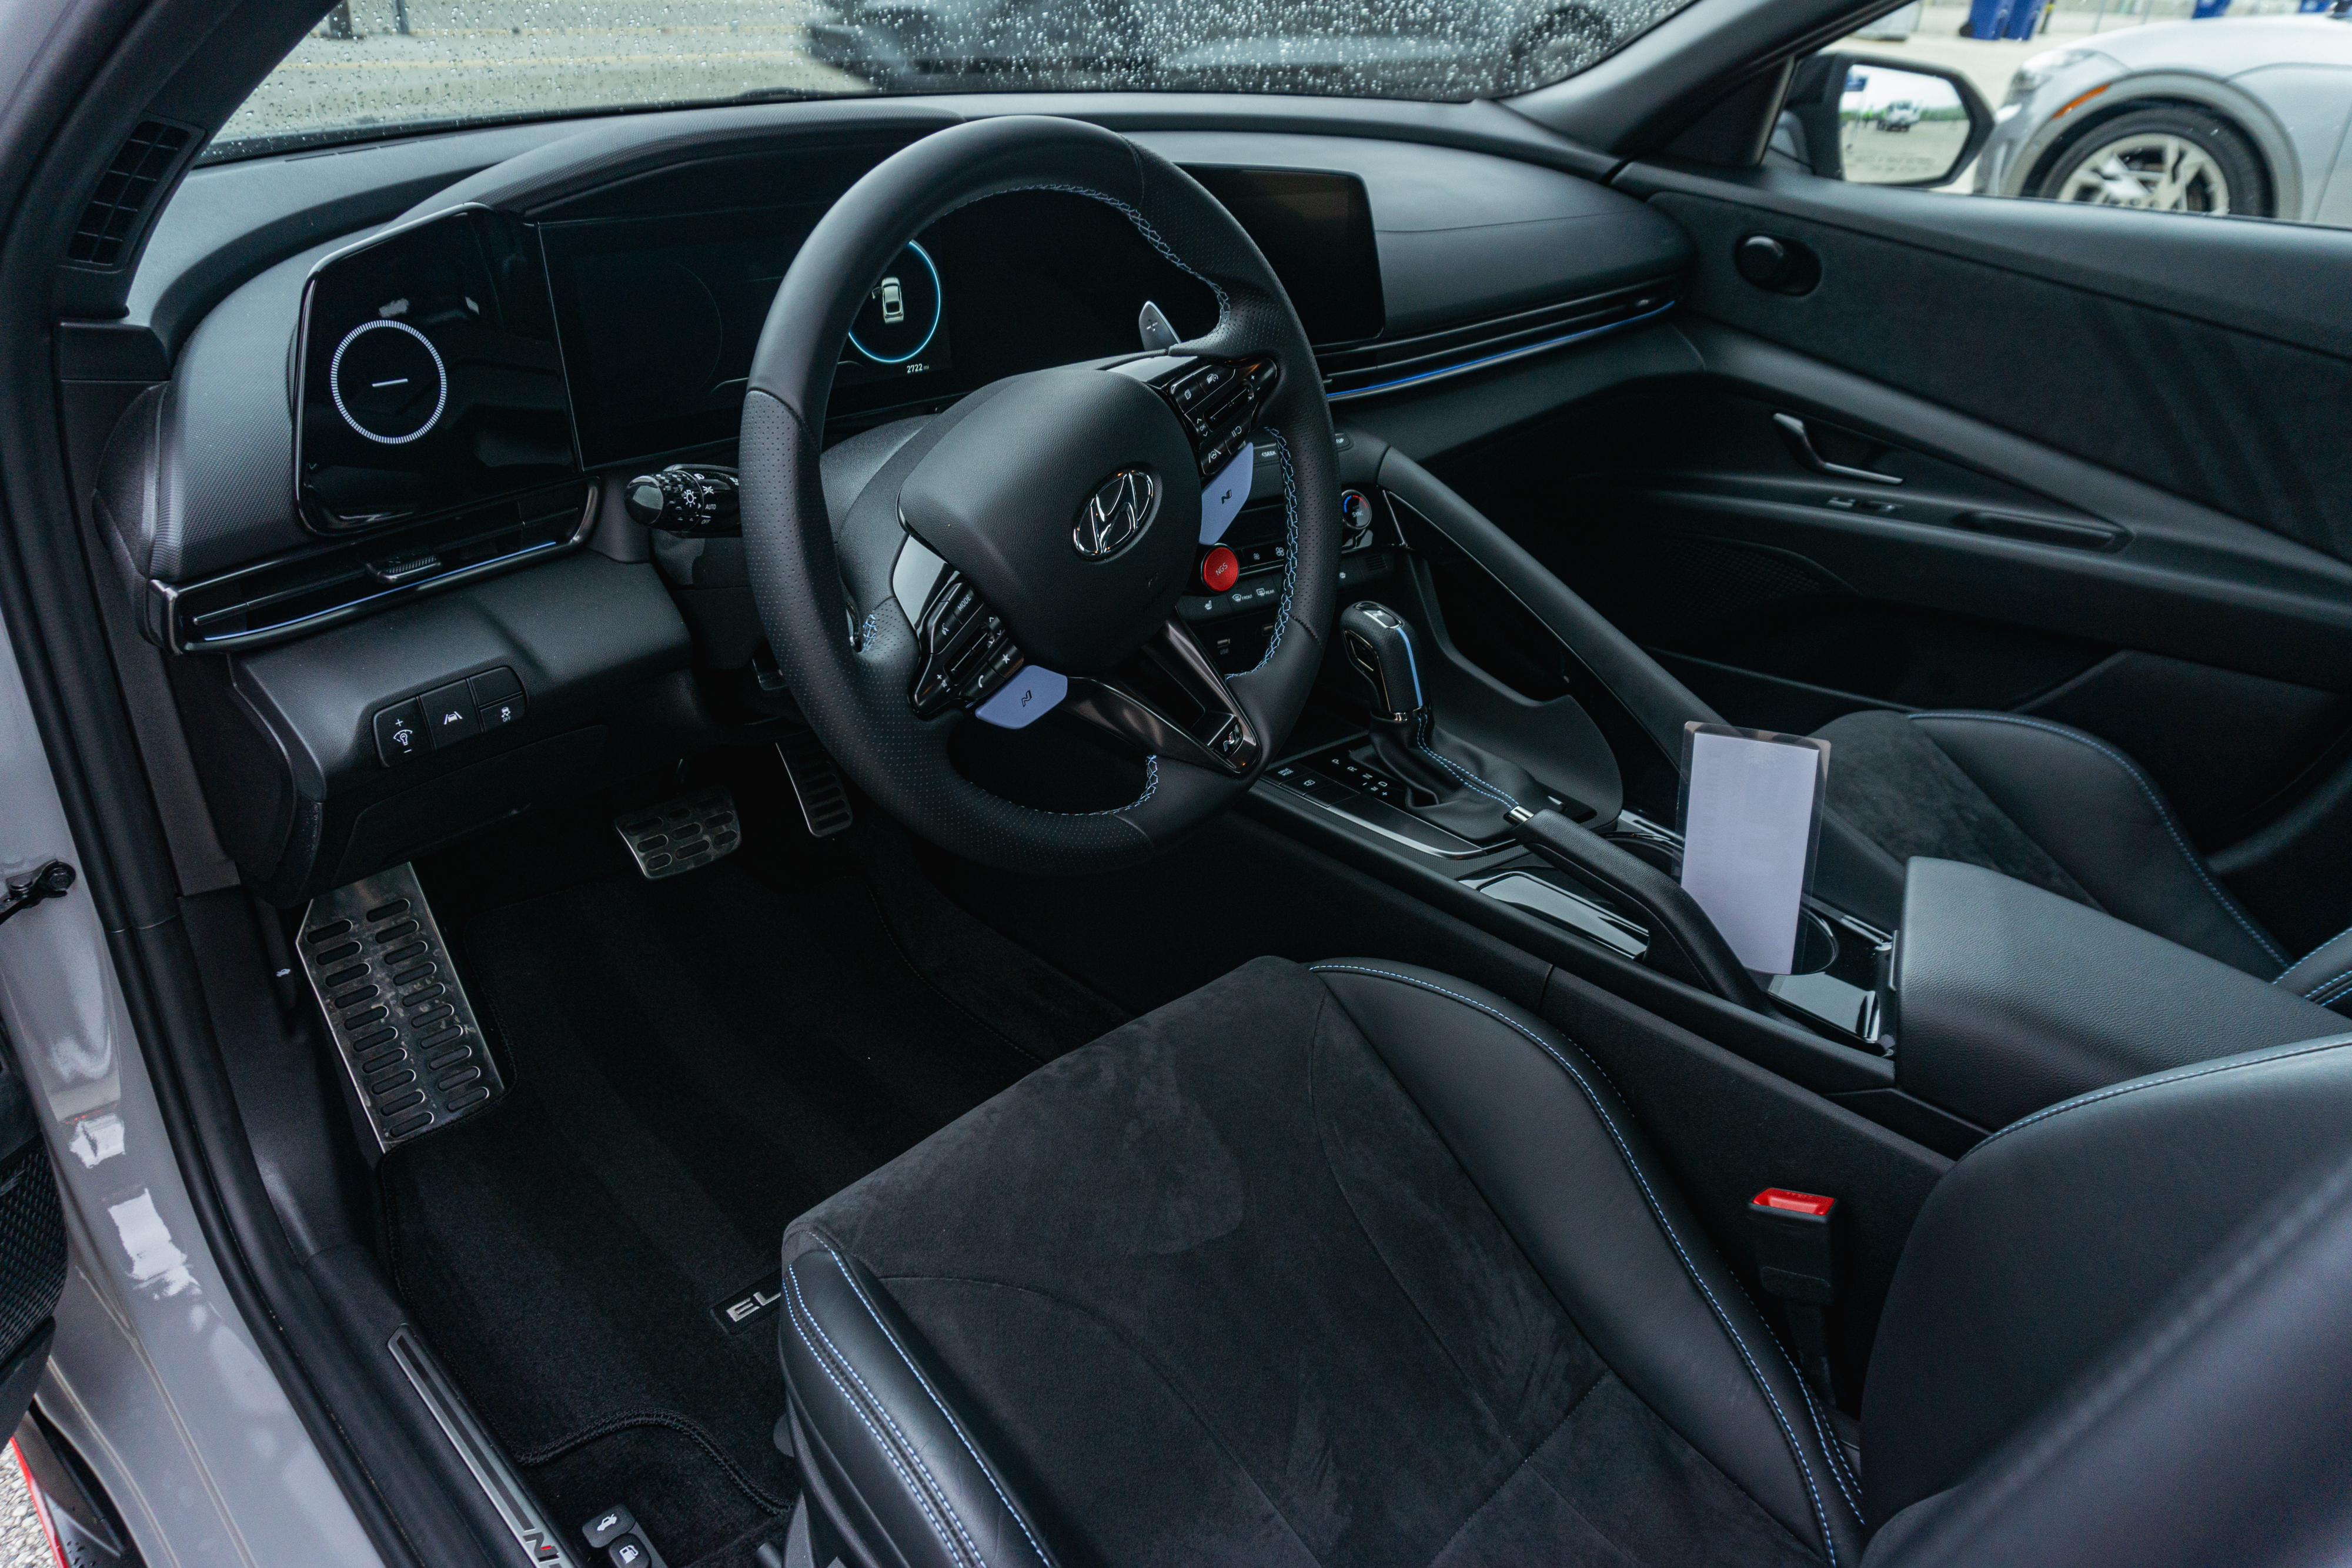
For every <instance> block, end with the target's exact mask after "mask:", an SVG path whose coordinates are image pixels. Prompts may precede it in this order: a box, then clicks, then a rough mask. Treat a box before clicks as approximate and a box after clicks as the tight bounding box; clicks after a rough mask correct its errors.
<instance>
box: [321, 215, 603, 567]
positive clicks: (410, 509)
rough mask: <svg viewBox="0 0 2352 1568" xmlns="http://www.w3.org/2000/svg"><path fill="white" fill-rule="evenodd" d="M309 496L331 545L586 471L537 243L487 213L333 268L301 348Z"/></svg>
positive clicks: (445, 223)
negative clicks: (349, 535)
mask: <svg viewBox="0 0 2352 1568" xmlns="http://www.w3.org/2000/svg"><path fill="white" fill-rule="evenodd" d="M296 344H297V357H298V362H297V364H296V366H295V378H296V379H295V385H296V387H297V388H298V389H299V400H298V409H297V416H296V437H295V453H294V457H295V465H294V466H295V499H296V502H297V504H298V505H299V507H300V509H301V515H302V520H303V521H304V522H305V523H306V524H308V525H309V526H310V528H314V529H317V530H318V531H320V532H322V533H343V532H347V531H349V530H352V529H354V528H374V527H377V526H379V525H382V524H385V523H394V522H409V521H414V520H416V519H418V518H423V517H434V516H436V515H439V514H441V513H444V512H449V511H453V510H456V509H457V508H459V507H471V506H477V505H479V504H480V503H482V502H484V501H490V500H496V499H499V498H500V497H505V496H509V495H513V494H517V493H519V492H521V491H525V490H529V489H532V488H535V487H537V486H542V485H546V484H549V483H551V482H553V481H557V480H562V479H565V478H569V477H571V476H573V475H575V474H577V473H578V472H579V462H578V458H577V455H576V454H575V453H574V451H573V449H572V421H571V412H570V409H569V407H568V405H567V403H566V402H565V396H564V382H563V362H562V355H561V354H560V353H559V352H558V350H557V347H556V340H555V318H554V312H553V309H552V308H551V303H550V300H549V296H548V287H547V268H546V264H545V263H544V261H542V260H541V255H540V247H539V243H538V237H537V235H534V234H532V232H531V231H530V229H529V228H528V227H527V226H525V225H523V224H522V223H521V222H520V221H519V220H517V219H515V218H513V217H510V216H508V215H507V214H501V213H494V212H490V211H488V210H487V209H484V208H467V209H464V210H461V211H458V212H454V213H449V214H444V215H442V216H440V217H436V218H434V219H432V220H430V221H428V222H425V223H421V224H418V225H415V226H413V227H409V228H404V229H395V230H394V231H393V232H391V233H389V234H383V235H377V236H376V237H374V238H373V239H371V240H368V241H366V242H365V243H363V244H362V245H359V246H353V247H352V249H349V250H344V251H339V252H337V253H336V254H335V255H333V256H329V257H327V258H326V259H325V260H324V261H321V262H320V264H319V265H318V267H316V268H315V269H314V270H313V271H312V272H311V274H310V281H309V283H308V284H307V285H306V286H305V287H304V289H303V296H302V321H301V327H300V329H299V333H298V335H297V338H296Z"/></svg>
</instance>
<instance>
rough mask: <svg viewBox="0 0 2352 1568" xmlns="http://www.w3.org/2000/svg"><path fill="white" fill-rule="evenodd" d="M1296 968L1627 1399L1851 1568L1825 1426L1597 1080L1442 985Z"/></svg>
mask: <svg viewBox="0 0 2352 1568" xmlns="http://www.w3.org/2000/svg"><path fill="white" fill-rule="evenodd" d="M1312 967H1313V968H1314V970H1315V973H1316V974H1318V976H1320V977H1321V978H1322V980H1323V982H1324V983H1325V984H1326V985H1327V986H1328V987H1329V988H1330V989H1331V993H1332V995H1333V996H1334V997H1335V998H1338V1000H1339V1004H1340V1005H1341V1006H1342V1007H1343V1008H1345V1009H1347V1012H1348V1015H1349V1018H1350V1019H1352V1020H1353V1021H1354V1023H1355V1025H1356V1027H1357V1028H1358V1029H1359V1030H1361V1031H1362V1033H1363V1034H1364V1036H1365V1038H1366V1039H1367V1040H1370V1043H1371V1045H1372V1048H1373V1049H1374V1050H1375V1051H1378V1052H1379V1053H1380V1055H1381V1059H1382V1060H1383V1061H1385V1062H1386V1063H1387V1065H1388V1067H1389V1070H1390V1071H1391V1072H1392V1073H1394V1074H1395V1076H1396V1079H1397V1081H1398V1082H1400V1083H1401V1084H1402V1086H1403V1088H1404V1090H1405V1092H1406V1093H1407V1094H1409V1095H1410V1096H1412V1099H1413V1101H1414V1102H1415V1103H1416V1104H1418V1106H1419V1107H1420V1109H1421V1111H1422V1113H1423V1114H1424V1115H1425V1116H1427V1117H1428V1119H1429V1121H1430V1123H1431V1124H1432V1125H1433V1127H1434V1128H1435V1129H1436V1131H1437V1133H1438V1135H1439V1136H1440V1137H1441V1138H1443V1139H1444V1142H1445V1143H1446V1145H1448V1147H1449V1148H1450V1149H1451V1150H1452V1152H1453V1154H1454V1157H1455V1158H1456V1159H1458V1160H1459V1161H1460V1162H1461V1164H1462V1166H1463V1167H1464V1169H1465V1171H1467V1172H1468V1174H1469V1176H1470V1179H1471V1180H1472V1182H1473V1183H1475V1185H1476V1186H1477V1188H1478V1190H1479V1192H1480V1194H1481V1196H1483V1197H1485V1199H1486V1202H1487V1204H1488V1205H1489V1206H1490V1207H1492V1208H1493V1209H1494V1211H1495V1213H1496V1215H1497V1216H1498V1217H1499V1218H1501V1220H1502V1221H1503V1224H1504V1225H1505V1227H1506V1228H1507V1229H1508V1230H1509V1231H1510V1232H1511V1234H1512V1236H1513V1237H1514V1239H1517V1242H1518V1243H1519V1246H1520V1247H1521V1249H1523V1250H1524V1251H1525V1252H1526V1254H1527V1256H1528V1260H1530V1261H1531V1262H1532V1263H1533V1264H1534V1265H1535V1268H1536V1270H1537V1272H1538V1274H1540V1275H1541V1276H1542V1278H1543V1280H1544V1281H1545V1282H1546V1284H1548V1285H1549V1287H1550V1288H1551V1290H1552V1291H1553V1293H1554V1294H1555V1295H1557V1296H1558V1297H1559V1301H1560V1303H1561V1305H1562V1306H1563V1307H1564V1308H1566V1310H1567V1312H1568V1313H1569V1315H1570V1318H1572V1319H1573V1320H1574V1321H1575V1323H1576V1326H1577V1328H1578V1329H1579V1330H1580V1332H1581V1333H1583V1334H1584V1335H1585V1337H1586V1338H1587V1339H1588V1340H1589V1341H1590V1342H1591V1344H1592V1346H1593V1348H1594V1349H1595V1350H1596V1351H1597V1352H1599V1353H1600V1354H1601V1359H1602V1360H1603V1361H1605V1362H1606V1363H1607V1364H1609V1366H1610V1367H1611V1369H1612V1370H1613V1371H1614V1372H1615V1373H1616V1374H1617V1375H1618V1377H1619V1378H1620V1379H1622V1381H1623V1382H1624V1384H1625V1385H1626V1386H1627V1387H1629V1388H1631V1389H1632V1390H1633V1392H1634V1393H1635V1394H1636V1395H1638V1396H1640V1397H1641V1398H1642V1400H1643V1402H1644V1403H1646V1404H1647V1405H1648V1406H1650V1408H1651V1409H1653V1410H1654V1411H1655V1412H1656V1413H1657V1415H1658V1416H1660V1417H1661V1418H1662V1419H1664V1421H1665V1422H1666V1424H1667V1425H1669V1426H1671V1427H1674V1428H1675V1430H1676V1431H1677V1432H1679V1433H1680V1434H1681V1435H1682V1436H1683V1437H1684V1438H1685V1440H1687V1441H1688V1442H1689V1443H1690V1444H1691V1446H1692V1447H1693V1448H1696V1449H1697V1450H1698V1451H1699V1452H1700V1453H1702V1454H1704V1455H1706V1458H1708V1459H1709V1460H1710V1461H1712V1462H1713V1463H1714V1464H1715V1466H1716V1467H1717V1469H1720V1470H1722V1471H1723V1472H1724V1474H1726V1475H1727V1476H1728V1477H1730V1478H1731V1479H1733V1480H1734V1481H1736V1482H1737V1483H1738V1485H1739V1486H1741V1487H1742V1488H1743V1489H1744V1490H1747V1492H1748V1495H1750V1496H1751V1497H1753V1498H1755V1499H1756V1500H1757V1501H1758V1502H1759V1504H1760V1505H1762V1507H1763V1508H1764V1509H1765V1510H1766V1511H1768V1512H1769V1513H1770V1514H1771V1515H1772V1516H1773V1518H1774V1519H1776V1520H1777V1521H1780V1524H1781V1525H1783V1526H1784V1527H1785V1528H1786V1529H1788V1530H1789V1531H1790V1533H1792V1534H1793V1535H1795V1536H1796V1537H1797V1539H1798V1540H1800V1541H1802V1542H1808V1543H1809V1544H1811V1545H1812V1546H1813V1547H1814V1549H1815V1550H1816V1551H1819V1552H1822V1555H1823V1556H1824V1557H1825V1558H1826V1559H1827V1560H1828V1561H1829V1562H1831V1563H1853V1562H1855V1561H1856V1560H1857V1559H1858V1558H1859V1556H1860V1540H1861V1535H1860V1529H1861V1521H1860V1516H1859V1503H1860V1489H1859V1487H1858V1486H1857V1485H1856V1483H1855V1482H1854V1480H1853V1477H1852V1476H1851V1475H1849V1474H1848V1473H1847V1472H1846V1471H1845V1469H1844V1467H1843V1463H1842V1461H1841V1459H1840V1458H1837V1457H1836V1456H1835V1454H1834V1451H1833V1444H1832V1440H1831V1437H1830V1424H1829V1420H1828V1417H1827V1416H1826V1415H1825V1414H1824V1413H1823V1412H1822V1411H1821V1410H1820V1409H1819V1408H1818V1407H1817V1406H1815V1404H1814V1402H1813V1400H1812V1397H1811V1394H1810V1392H1809V1391H1808V1389H1807V1388H1806V1385H1805V1384H1804V1382H1803V1380H1802V1379H1801V1378H1800V1377H1799V1376H1797V1375H1796V1374H1795V1372H1794V1371H1793V1370H1792V1369H1791V1367H1790V1363H1789V1359H1788V1356H1787V1355H1786V1354H1785V1353H1784V1352H1783V1350H1782V1349H1781V1347H1780V1343H1778V1341H1777V1340H1776V1339H1775V1337H1774V1335H1773V1333H1772V1332H1771V1330H1770V1329H1769V1327H1768V1326H1767V1325H1766V1323H1765V1322H1764V1321H1763V1319H1762V1318H1761V1317H1760V1316H1759V1315H1758V1313H1757V1312H1756V1310H1755V1308H1754V1307H1753V1305H1752V1304H1751V1303H1750V1302H1749V1301H1748V1297H1747V1295H1746V1293H1745V1292H1744V1291H1742V1289H1741V1288H1740V1285H1739V1283H1738V1280H1737V1278H1736V1277H1735V1276H1734V1275H1733V1274H1732V1272H1731V1270H1729V1269H1728V1268H1727V1267H1726V1266H1725V1265H1724V1263H1723V1261H1722V1260H1721V1259H1720V1258H1718V1257H1717V1255H1716V1253H1715V1251H1714V1249H1712V1248H1711V1247H1710V1246H1709V1245H1708V1243H1707V1241H1706V1238H1705V1237H1704V1235H1703V1234H1702V1233H1701V1231H1700V1229H1699V1227H1698V1224H1697V1221H1696V1218H1694V1217H1693V1215H1692V1214H1691V1212H1690V1210H1689V1208H1688V1207H1687V1206H1686V1205H1685V1203H1684V1202H1683V1200H1682V1198H1681V1197H1680V1195H1679V1194H1678V1193H1677V1192H1676V1191H1675V1188H1674V1186H1673V1184H1672V1183H1671V1182H1670V1181H1669V1180H1668V1179H1667V1178H1666V1176H1665V1175H1664V1172H1663V1170H1662V1169H1661V1168H1660V1166H1659V1165H1658V1163H1657V1161H1656V1159H1655V1157H1654V1155H1652V1153H1651V1151H1650V1149H1649V1146H1648V1145H1647V1144H1646V1142H1645V1141H1644V1140H1643V1137H1642V1134H1641V1133H1640V1131H1639V1129H1638V1128H1636V1127H1635V1126H1634V1124H1633V1117H1632V1116H1631V1114H1630V1113H1628V1112H1627V1110H1626V1109H1625V1106H1624V1104H1623V1103H1622V1101H1621V1100H1620V1099H1619V1098H1618V1095H1617V1093H1616V1091H1615V1089H1614V1088H1613V1087H1612V1085H1611V1084H1610V1083H1609V1082H1608V1080H1607V1078H1606V1077H1605V1076H1604V1075H1603V1074H1602V1073H1601V1071H1600V1069H1599V1068H1598V1067H1596V1066H1595V1065H1594V1064H1593V1063H1592V1061H1591V1060H1590V1059H1589V1058H1587V1057H1586V1056H1585V1055H1584V1054H1583V1052H1582V1051H1579V1050H1578V1049H1577V1048H1576V1046H1575V1045H1573V1044H1572V1043H1570V1041H1569V1040H1566V1039H1565V1038H1563V1037H1562V1036H1561V1035H1560V1034H1559V1032H1558V1031H1557V1030H1553V1029H1552V1028H1550V1027H1549V1025H1547V1024H1545V1023H1543V1022H1541V1021H1540V1020H1538V1019H1535V1018H1533V1017H1531V1016H1529V1015H1528V1014H1527V1013H1525V1012H1523V1011H1521V1010H1520V1009H1517V1008H1515V1007H1513V1006H1512V1005H1511V1004H1510V1003H1508V1002H1506V1001H1504V1000H1503V999H1502V998H1499V997H1496V996H1494V995H1492V994H1490V993H1487V992H1486V991H1483V990H1480V989H1478V988H1475V987H1472V986H1468V985H1465V984H1464V983H1463V982H1461V981H1458V980H1454V979H1452V978H1450V977H1445V976H1442V975H1438V974H1435V973H1433V972H1431V971H1427V970H1423V969H1418V968H1415V967H1412V966H1409V965H1402V964H1392V963H1387V962H1371V961H1363V962H1355V961H1347V960H1342V961H1338V962H1334V963H1328V964H1318V965H1315V966H1312Z"/></svg>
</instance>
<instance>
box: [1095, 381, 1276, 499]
mask: <svg viewBox="0 0 2352 1568" xmlns="http://www.w3.org/2000/svg"><path fill="white" fill-rule="evenodd" d="M1119 369H1120V370H1122V371H1126V372H1127V373H1129V374H1130V375H1136V376H1139V377H1140V378H1141V379H1142V380H1143V382H1144V384H1145V385H1146V386H1148V387H1150V389H1151V390H1152V391H1153V392H1158V393H1159V394H1160V396H1161V397H1163V398H1165V399H1167V400H1168V406H1169V407H1170V408H1172V409H1174V410H1175V411H1176V418H1177V421H1178V423H1181V424H1182V425H1183V427H1184V434H1185V436H1186V438H1187V439H1188V440H1190V441H1191V442H1192V455H1193V457H1194V459H1195V460H1196V461H1197V462H1198V464H1199V465H1200V471H1201V483H1202V484H1203V485H1206V484H1208V483H1209V482H1210V481H1211V480H1212V479H1213V478H1215V477H1216V476H1217V475H1218V474H1220V473H1222V472H1223V470H1224V469H1225V468H1226V467H1227V466H1228V465H1231V464H1232V463H1233V462H1234V459H1235V458H1237V457H1239V456H1240V455H1242V454H1243V453H1244V452H1245V451H1247V450H1248V449H1249V445H1250V433H1251V432H1252V431H1253V430H1255V428H1256V427H1257V418H1258V413H1259V412H1260V411H1261V410H1262V409H1263V408H1264V407H1265V403H1266V400H1267V399H1269V398H1271V397H1272V396H1273V395H1274V390H1275V388H1276V386H1277V385H1278V384H1280V382H1281V381H1282V366H1281V363H1280V361H1277V360H1276V358H1275V357H1274V356H1273V355H1272V354H1250V355H1244V356H1242V357H1240V358H1236V359H1204V358H1202V357H1200V356H1198V355H1193V354H1169V355H1163V356H1160V357H1159V358H1156V359H1150V360H1138V361H1131V362H1130V363H1129V364H1126V365H1122V366H1120V367H1119Z"/></svg>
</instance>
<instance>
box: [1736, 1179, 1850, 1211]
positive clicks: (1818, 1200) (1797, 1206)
mask: <svg viewBox="0 0 2352 1568" xmlns="http://www.w3.org/2000/svg"><path fill="white" fill-rule="evenodd" d="M1748 1204H1749V1206H1750V1207H1755V1208H1785V1209H1787V1210H1788V1211H1789V1212H1790V1213H1791V1214H1810V1215H1811V1216H1812V1217H1813V1218H1816V1219H1819V1218H1823V1217H1825V1216H1826V1215H1827V1214H1828V1213H1829V1211H1830V1210H1831V1209H1832V1208H1835V1207H1837V1199H1835V1198H1833V1197H1822V1195H1821V1194H1819V1193H1817V1192H1790V1190H1789V1189H1788V1188H1786V1187H1780V1186H1768V1187H1766V1188H1765V1189H1764V1190H1763V1191H1762V1192H1759V1193H1758V1194H1757V1195H1756V1196H1755V1197H1751V1198H1749V1199H1748Z"/></svg>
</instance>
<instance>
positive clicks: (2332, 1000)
mask: <svg viewBox="0 0 2352 1568" xmlns="http://www.w3.org/2000/svg"><path fill="white" fill-rule="evenodd" d="M2336 980H2341V981H2342V982H2343V984H2341V985H2336V981H2334V980H2330V981H2323V982H2322V984H2323V985H2326V986H2335V988H2334V989H2333V990H2330V991H2329V992H2328V993H2327V994H2326V996H2324V997H2323V996H2321V995H2320V994H2319V992H2318V991H2316V990H2314V991H2310V992H2307V993H2305V997H2304V999H2305V1001H2308V1002H2314V1003H2316V1004H2317V1005H2318V1006H2320V1007H2323V1008H2324V1007H2331V1006H2333V1005H2334V1004H2336V1002H2339V1001H2342V1000H2343V999H2344V995H2345V993H2346V992H2347V991H2352V969H2347V970H2346V971H2345V972H2344V973H2343V974H2340V975H2338V976H2336Z"/></svg>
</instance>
